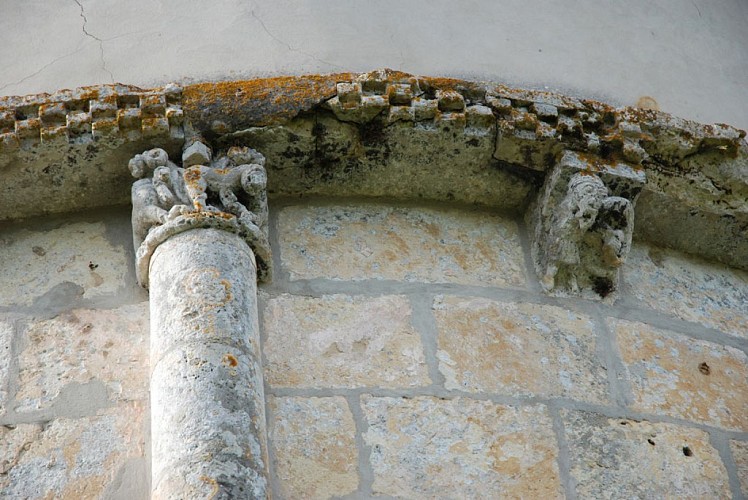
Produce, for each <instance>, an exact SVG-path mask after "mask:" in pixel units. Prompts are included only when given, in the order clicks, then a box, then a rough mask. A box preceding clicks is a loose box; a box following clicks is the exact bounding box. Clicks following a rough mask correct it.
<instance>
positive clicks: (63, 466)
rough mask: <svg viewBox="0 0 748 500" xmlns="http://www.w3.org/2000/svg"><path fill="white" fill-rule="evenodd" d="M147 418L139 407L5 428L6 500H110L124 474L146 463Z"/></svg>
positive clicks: (0, 445)
mask: <svg viewBox="0 0 748 500" xmlns="http://www.w3.org/2000/svg"><path fill="white" fill-rule="evenodd" d="M146 417H147V409H146V408H145V407H144V405H143V404H142V403H137V402H133V403H125V404H120V405H117V406H115V407H112V408H110V409H107V410H105V411H103V412H102V413H101V414H99V415H96V416H91V417H85V418H80V419H67V418H62V419H56V420H52V421H51V422H49V423H46V424H20V425H18V426H3V427H0V491H2V496H3V498H28V499H43V498H62V499H70V500H73V499H80V498H105V497H106V492H107V491H108V488H109V487H111V485H112V483H113V482H114V481H115V478H116V476H117V473H118V472H119V470H120V469H121V468H123V467H126V466H127V464H128V462H131V461H133V460H141V461H144V460H145V458H144V457H145V455H146V452H145V432H144V431H145V424H144V418H146ZM134 490H135V488H133V489H132V490H131V493H132V492H133V491H134ZM139 498H143V499H144V498H145V497H139ZM133 500H136V498H133ZM138 500H139V499H138Z"/></svg>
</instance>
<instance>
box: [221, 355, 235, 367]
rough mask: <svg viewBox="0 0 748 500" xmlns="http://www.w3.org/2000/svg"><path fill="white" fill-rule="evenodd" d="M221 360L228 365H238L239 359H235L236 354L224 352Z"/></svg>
mask: <svg viewBox="0 0 748 500" xmlns="http://www.w3.org/2000/svg"><path fill="white" fill-rule="evenodd" d="M223 361H224V363H226V364H227V365H228V366H236V365H238V364H239V360H238V359H236V356H234V355H233V354H226V355H225V356H224V357H223Z"/></svg>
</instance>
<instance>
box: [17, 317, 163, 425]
mask: <svg viewBox="0 0 748 500" xmlns="http://www.w3.org/2000/svg"><path fill="white" fill-rule="evenodd" d="M22 345H23V346H24V347H23V349H22V350H21V351H20V353H19V356H18V370H19V373H18V392H17V394H16V396H15V400H16V408H15V409H16V411H19V412H23V411H32V410H39V409H43V408H48V407H49V406H50V405H51V404H52V403H53V401H54V400H55V398H56V397H58V396H59V395H60V393H61V391H63V390H64V388H65V387H66V386H68V385H69V384H81V385H83V384H88V383H90V382H97V383H103V384H104V386H105V387H106V392H107V395H108V399H109V400H111V401H132V400H144V399H147V398H148V370H147V369H145V368H144V367H147V366H148V303H147V302H143V303H140V304H135V305H128V306H122V307H120V308H118V309H111V310H106V309H96V310H92V309H75V310H72V311H68V312H65V313H62V314H60V315H59V316H57V317H55V318H53V319H49V320H43V321H38V322H35V323H31V324H30V325H29V326H28V328H27V329H26V331H25V332H23V343H22Z"/></svg>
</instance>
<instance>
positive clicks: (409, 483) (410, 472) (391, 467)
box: [362, 395, 562, 498]
mask: <svg viewBox="0 0 748 500" xmlns="http://www.w3.org/2000/svg"><path fill="white" fill-rule="evenodd" d="M362 405H363V412H364V416H365V418H366V421H367V422H368V430H367V431H366V432H365V434H364V441H365V443H366V444H367V445H368V446H370V447H371V465H372V468H373V470H374V484H373V492H374V494H383V495H391V496H395V497H405V498H422V497H425V498H432V497H455V498H466V497H469V498H486V497H491V498H496V497H499V496H500V497H517V496H526V497H532V498H552V497H561V496H562V489H561V482H560V480H559V473H558V467H557V465H556V455H557V454H558V450H557V447H556V439H555V437H554V434H553V430H552V428H551V420H550V418H549V416H548V414H547V412H546V410H545V409H544V408H543V407H540V406H528V407H521V408H515V407H511V406H501V405H497V404H495V403H491V402H488V401H474V400H470V399H462V398H460V399H454V400H444V399H438V398H431V397H417V398H412V399H410V398H408V399H405V398H378V397H371V396H367V395H365V396H363V397H362Z"/></svg>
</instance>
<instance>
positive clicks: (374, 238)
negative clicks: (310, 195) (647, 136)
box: [279, 205, 525, 287]
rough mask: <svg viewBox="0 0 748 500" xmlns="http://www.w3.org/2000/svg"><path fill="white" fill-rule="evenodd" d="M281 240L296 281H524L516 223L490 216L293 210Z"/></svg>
mask: <svg viewBox="0 0 748 500" xmlns="http://www.w3.org/2000/svg"><path fill="white" fill-rule="evenodd" d="M279 237H280V242H281V255H282V258H283V265H284V267H285V269H287V270H288V272H289V273H290V275H291V279H294V280H297V279H311V278H322V277H324V278H328V279H334V280H364V279H377V280H396V281H421V282H429V283H460V284H466V285H484V286H487V285H499V286H512V287H521V286H523V285H524V283H525V277H524V270H523V267H524V264H523V262H524V260H523V256H522V249H521V245H520V241H519V235H518V232H517V226H516V224H515V223H514V222H511V221H508V220H506V219H502V218H499V217H497V216H495V215H491V214H487V213H483V212H457V211H446V210H445V211H442V210H435V209H414V208H393V207H387V206H378V205H364V206H355V207H353V206H351V207H287V208H284V209H283V210H282V211H281V213H280V229H279Z"/></svg>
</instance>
